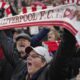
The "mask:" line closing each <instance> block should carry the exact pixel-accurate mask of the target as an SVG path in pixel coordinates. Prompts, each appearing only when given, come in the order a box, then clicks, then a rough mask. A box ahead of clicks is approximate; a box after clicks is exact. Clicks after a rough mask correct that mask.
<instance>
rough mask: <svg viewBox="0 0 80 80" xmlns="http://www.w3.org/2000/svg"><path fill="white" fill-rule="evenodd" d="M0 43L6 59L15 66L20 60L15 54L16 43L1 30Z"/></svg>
mask: <svg viewBox="0 0 80 80" xmlns="http://www.w3.org/2000/svg"><path fill="white" fill-rule="evenodd" d="M0 44H1V47H2V48H3V51H4V55H5V57H6V59H7V60H8V62H10V64H11V65H12V66H13V67H15V66H16V65H17V62H18V61H19V60H18V56H16V55H14V43H13V42H12V41H11V40H10V39H9V38H8V37H7V36H6V34H5V33H4V31H0Z"/></svg>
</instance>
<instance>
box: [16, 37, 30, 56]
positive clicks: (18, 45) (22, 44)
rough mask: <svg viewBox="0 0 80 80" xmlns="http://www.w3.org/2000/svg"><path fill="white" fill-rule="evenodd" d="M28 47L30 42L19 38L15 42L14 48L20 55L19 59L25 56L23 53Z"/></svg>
mask: <svg viewBox="0 0 80 80" xmlns="http://www.w3.org/2000/svg"><path fill="white" fill-rule="evenodd" d="M29 46H30V41H29V40H27V39H24V38H20V39H19V40H18V41H17V42H16V48H17V50H18V52H19V54H20V55H21V57H24V56H25V55H26V53H25V48H26V47H29Z"/></svg>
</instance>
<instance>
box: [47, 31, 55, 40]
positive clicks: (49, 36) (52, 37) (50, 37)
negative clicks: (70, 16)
mask: <svg viewBox="0 0 80 80" xmlns="http://www.w3.org/2000/svg"><path fill="white" fill-rule="evenodd" d="M55 39H56V38H55V34H54V33H53V31H50V32H49V33H48V41H54V40H55Z"/></svg>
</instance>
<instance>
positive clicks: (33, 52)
mask: <svg viewBox="0 0 80 80" xmlns="http://www.w3.org/2000/svg"><path fill="white" fill-rule="evenodd" d="M29 54H36V55H39V54H38V53H37V52H35V51H34V50H32V51H31V52H30V53H29Z"/></svg>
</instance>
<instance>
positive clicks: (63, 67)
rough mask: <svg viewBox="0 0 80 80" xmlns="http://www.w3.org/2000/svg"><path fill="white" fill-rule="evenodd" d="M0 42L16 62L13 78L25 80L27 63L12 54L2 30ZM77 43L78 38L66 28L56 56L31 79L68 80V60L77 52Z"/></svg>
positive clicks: (10, 57) (13, 79)
mask: <svg viewBox="0 0 80 80" xmlns="http://www.w3.org/2000/svg"><path fill="white" fill-rule="evenodd" d="M0 42H1V44H2V47H3V49H4V52H5V56H6V58H7V59H8V61H9V62H10V63H11V64H12V65H13V62H15V64H14V67H15V70H14V73H13V75H12V79H11V80H25V76H26V74H27V67H26V63H24V62H23V61H22V60H20V59H19V58H18V56H14V55H13V54H11V52H10V50H9V47H8V43H7V41H6V39H4V35H3V32H2V31H1V32H0ZM75 43H76V40H75V38H74V37H73V35H72V34H70V33H69V32H68V31H66V30H65V33H64V35H63V40H62V42H61V44H60V46H59V49H58V51H57V53H56V58H55V59H53V60H52V61H51V63H50V64H48V65H47V66H45V68H44V69H43V70H42V71H41V72H40V74H39V75H38V76H37V77H35V79H31V80H53V79H54V80H59V79H60V80H66V78H67V77H68V71H67V70H68V61H69V60H70V59H71V58H72V56H74V54H75V53H76V48H75ZM4 44H5V45H4ZM10 54H11V55H10ZM16 57H17V58H16ZM35 75H36V73H35Z"/></svg>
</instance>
